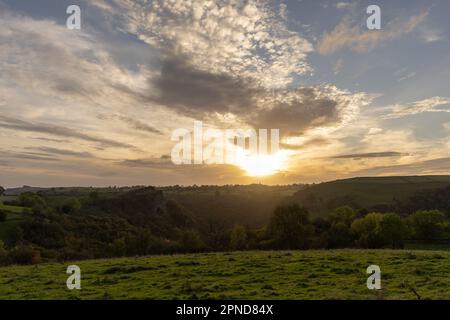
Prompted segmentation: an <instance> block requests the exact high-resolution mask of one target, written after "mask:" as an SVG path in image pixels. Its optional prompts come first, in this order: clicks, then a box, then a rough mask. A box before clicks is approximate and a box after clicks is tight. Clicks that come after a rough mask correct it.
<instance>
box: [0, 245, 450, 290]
mask: <svg viewBox="0 0 450 320" xmlns="http://www.w3.org/2000/svg"><path fill="white" fill-rule="evenodd" d="M69 264H76V265H78V266H80V268H81V272H82V274H81V277H82V282H81V286H82V289H81V290H68V289H67V288H66V279H67V277H68V275H67V274H66V268H67V266H68V265H69ZM371 264H376V265H379V266H380V268H381V272H382V274H381V279H382V280H381V281H382V289H381V290H368V289H367V287H366V280H367V277H368V275H367V274H366V268H367V267H368V266H369V265H371ZM447 270H450V252H444V251H442V252H441V251H393V250H328V251H261V252H232V253H208V254H188V255H174V256H149V257H139V258H119V259H104V260H90V261H81V262H74V263H64V264H62V263H52V264H41V265H36V266H12V267H3V268H0V299H417V296H416V294H415V293H414V291H415V292H417V294H419V295H420V297H421V298H422V299H450V274H449V273H448V272H447Z"/></svg>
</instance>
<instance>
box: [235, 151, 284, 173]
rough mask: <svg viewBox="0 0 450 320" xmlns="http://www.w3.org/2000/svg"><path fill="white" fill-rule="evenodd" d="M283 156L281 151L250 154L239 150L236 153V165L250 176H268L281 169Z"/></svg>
mask: <svg viewBox="0 0 450 320" xmlns="http://www.w3.org/2000/svg"><path fill="white" fill-rule="evenodd" d="M284 158H285V156H284V155H283V154H282V153H281V152H277V153H276V154H264V155H251V154H248V153H244V152H241V153H238V155H237V158H236V165H237V166H239V167H240V168H241V169H243V170H244V171H245V172H246V174H247V175H248V176H250V177H261V176H270V175H273V174H276V173H278V172H280V171H281V170H282V169H283V166H284V160H285V159H284Z"/></svg>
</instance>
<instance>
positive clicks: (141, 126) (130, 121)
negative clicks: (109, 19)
mask: <svg viewBox="0 0 450 320" xmlns="http://www.w3.org/2000/svg"><path fill="white" fill-rule="evenodd" d="M97 117H98V118H99V119H102V120H110V119H118V120H120V121H123V122H125V123H126V124H127V125H128V126H130V127H131V128H132V129H135V130H138V131H144V132H148V133H154V134H159V135H162V134H163V133H162V132H161V131H160V130H158V129H156V128H154V127H152V126H151V125H148V124H146V123H144V122H142V121H140V120H137V119H134V118H130V117H126V116H124V115H119V114H113V115H105V114H103V115H98V116H97Z"/></svg>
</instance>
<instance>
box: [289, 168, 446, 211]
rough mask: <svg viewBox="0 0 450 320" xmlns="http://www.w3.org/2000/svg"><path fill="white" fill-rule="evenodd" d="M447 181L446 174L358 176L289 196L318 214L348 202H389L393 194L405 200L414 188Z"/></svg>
mask: <svg viewBox="0 0 450 320" xmlns="http://www.w3.org/2000/svg"><path fill="white" fill-rule="evenodd" d="M448 185H450V176H410V177H361V178H351V179H343V180H336V181H330V182H324V183H319V184H316V185H311V186H310V187H309V188H305V189H303V190H300V191H298V192H297V193H296V194H295V195H293V197H292V199H293V200H296V201H297V202H300V203H305V204H312V202H314V199H315V201H316V203H315V206H317V208H316V211H317V210H318V211H319V213H320V214H322V215H324V214H326V213H329V211H330V210H332V209H334V208H336V207H338V206H341V205H344V204H348V205H351V206H353V207H355V208H357V207H362V208H370V207H372V206H375V205H389V204H393V202H394V198H395V199H398V200H405V199H407V198H408V197H410V196H411V195H413V194H414V193H415V192H417V191H419V190H425V189H437V188H442V187H445V186H448Z"/></svg>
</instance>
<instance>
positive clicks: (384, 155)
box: [331, 151, 404, 159]
mask: <svg viewBox="0 0 450 320" xmlns="http://www.w3.org/2000/svg"><path fill="white" fill-rule="evenodd" d="M402 155H404V154H403V153H400V152H393V151H386V152H369V153H354V154H343V155H338V156H334V157H331V158H333V159H363V158H387V157H400V156H402Z"/></svg>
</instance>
